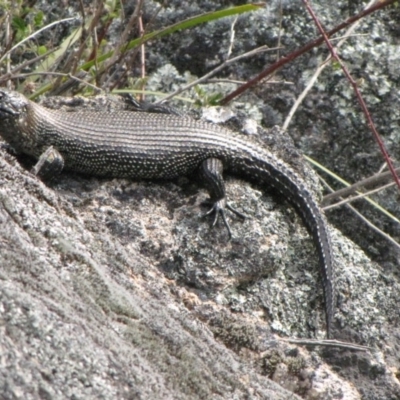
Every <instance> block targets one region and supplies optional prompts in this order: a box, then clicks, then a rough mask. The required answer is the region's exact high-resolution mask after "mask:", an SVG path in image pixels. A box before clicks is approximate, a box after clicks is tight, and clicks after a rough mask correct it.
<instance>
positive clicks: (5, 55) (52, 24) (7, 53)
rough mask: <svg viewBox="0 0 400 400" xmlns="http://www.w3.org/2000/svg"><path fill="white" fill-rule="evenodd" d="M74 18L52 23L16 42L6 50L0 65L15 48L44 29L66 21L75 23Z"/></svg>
mask: <svg viewBox="0 0 400 400" xmlns="http://www.w3.org/2000/svg"><path fill="white" fill-rule="evenodd" d="M75 20H76V18H75V17H72V18H65V19H61V20H59V21H54V22H52V23H51V24H49V25H46V26H44V27H43V28H41V29H39V30H38V31H36V32H33V33H32V34H31V35H29V36H27V37H26V38H25V39H23V40H21V41H20V42H18V43H17V44H16V45H15V46H13V47H11V49H10V50H8V51H7V52H6V53H5V54H4V55H3V57H1V58H0V63H1V62H2V61H3V60H4V58H6V57H7V56H8V55H9V54H11V53H12V52H13V51H14V50H15V49H16V48H17V47H19V46H21V45H22V44H24V43H25V42H27V41H28V40H30V39H33V38H34V37H35V36H37V35H38V34H39V33H41V32H43V31H45V30H46V29H49V28H51V27H52V26H54V25H58V24H61V23H63V22H68V21H75Z"/></svg>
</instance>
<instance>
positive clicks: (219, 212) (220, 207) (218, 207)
mask: <svg viewBox="0 0 400 400" xmlns="http://www.w3.org/2000/svg"><path fill="white" fill-rule="evenodd" d="M204 204H206V205H209V204H210V201H208V202H205V203H204ZM225 208H227V209H228V210H229V211H232V212H233V213H234V214H236V215H237V216H238V217H240V218H242V219H246V216H245V215H244V214H242V213H241V212H239V211H237V210H235V209H234V208H233V207H231V206H230V205H229V204H227V203H226V201H225V199H222V200H218V201H216V202H214V203H213V204H212V207H211V208H210V210H208V211H207V212H206V213H205V214H204V215H203V217H206V216H209V215H211V214H214V221H213V223H212V227H213V228H214V226H215V225H216V224H217V222H218V218H219V217H220V216H221V218H222V221H223V222H224V225H225V227H226V229H227V230H228V235H229V240H230V239H232V232H231V228H230V226H229V223H228V220H227V219H226V213H225Z"/></svg>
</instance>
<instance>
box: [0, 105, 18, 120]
mask: <svg viewBox="0 0 400 400" xmlns="http://www.w3.org/2000/svg"><path fill="white" fill-rule="evenodd" d="M18 114H19V113H18V112H17V111H15V110H13V109H12V108H10V107H7V106H5V105H4V104H1V105H0V117H1V118H7V117H11V116H16V115H18Z"/></svg>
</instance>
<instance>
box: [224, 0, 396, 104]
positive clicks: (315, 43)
mask: <svg viewBox="0 0 400 400" xmlns="http://www.w3.org/2000/svg"><path fill="white" fill-rule="evenodd" d="M395 1H396V0H382V1H378V2H377V3H376V4H375V5H374V6H372V7H370V8H368V9H367V10H363V11H361V12H360V13H359V14H357V15H355V16H354V17H351V18H348V19H347V20H346V21H345V22H343V23H341V24H340V25H338V26H337V27H335V28H333V29H331V30H330V31H329V32H327V36H328V37H330V36H332V35H334V34H335V33H337V32H339V31H341V30H342V29H345V28H346V27H348V26H349V25H351V24H352V23H353V22H355V21H358V20H359V19H361V18H364V17H365V16H367V15H369V14H372V13H373V12H375V11H377V10H380V9H382V8H384V7H387V6H388V5H391V4H393V3H394V2H395ZM323 42H324V38H323V37H319V38H318V39H315V40H313V41H312V42H309V43H307V44H306V45H305V46H303V47H301V48H300V49H298V50H296V51H294V52H292V53H290V54H288V55H287V56H284V57H282V58H281V59H280V60H279V61H277V62H276V63H274V64H272V65H271V66H270V67H268V68H267V69H265V70H264V71H263V72H261V73H260V74H258V75H257V76H256V77H255V78H253V79H251V80H249V81H248V82H247V83H245V84H244V85H242V86H240V87H239V88H237V89H236V90H234V91H233V92H232V93H231V94H229V95H228V96H226V97H225V98H223V99H222V100H221V102H220V104H222V105H224V104H227V103H229V102H230V101H231V100H233V99H234V98H235V97H237V96H239V95H240V94H242V93H243V92H245V91H246V90H247V89H249V88H250V87H252V86H254V85H256V84H257V83H258V82H260V81H261V80H263V79H264V78H266V77H267V76H268V75H270V74H272V73H273V72H274V71H276V70H277V69H279V68H281V67H283V66H284V65H285V64H287V63H289V62H291V61H293V60H294V59H296V58H297V57H299V56H301V55H302V54H304V53H306V52H308V51H310V50H311V49H312V48H314V47H317V46H319V45H320V44H321V43H323Z"/></svg>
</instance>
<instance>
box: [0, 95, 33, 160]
mask: <svg viewBox="0 0 400 400" xmlns="http://www.w3.org/2000/svg"><path fill="white" fill-rule="evenodd" d="M31 114H32V103H31V102H30V101H29V100H28V99H27V98H26V97H25V96H24V95H22V94H20V93H18V92H14V91H10V90H7V89H4V88H0V137H2V138H3V139H4V140H5V141H6V142H7V143H8V144H9V145H11V147H12V148H13V149H14V150H15V151H17V152H19V151H21V150H24V148H25V147H26V146H30V145H31V142H32V140H33V139H34V138H32V133H31V129H30V125H31V120H32V118H31Z"/></svg>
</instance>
